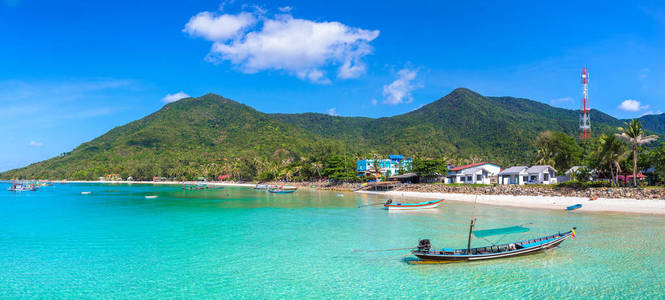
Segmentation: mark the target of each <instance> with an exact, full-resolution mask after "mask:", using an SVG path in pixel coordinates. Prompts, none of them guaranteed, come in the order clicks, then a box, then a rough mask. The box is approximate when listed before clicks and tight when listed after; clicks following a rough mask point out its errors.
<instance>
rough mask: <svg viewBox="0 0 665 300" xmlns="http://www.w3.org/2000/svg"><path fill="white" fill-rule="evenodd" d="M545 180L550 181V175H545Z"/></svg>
mask: <svg viewBox="0 0 665 300" xmlns="http://www.w3.org/2000/svg"><path fill="white" fill-rule="evenodd" d="M544 179H545V181H548V180H550V174H547V173H545V177H544Z"/></svg>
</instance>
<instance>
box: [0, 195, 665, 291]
mask: <svg viewBox="0 0 665 300" xmlns="http://www.w3.org/2000/svg"><path fill="white" fill-rule="evenodd" d="M0 188H1V190H0V297H7V298H16V297H39V298H54V297H57V298H72V297H76V298H99V297H103V298H109V297H113V298H164V297H169V298H173V297H175V298H198V297H206V298H248V299H256V298H264V299H265V298H295V297H302V298H327V299H330V298H359V297H365V298H418V299H421V298H442V297H444V296H448V297H453V298H561V297H563V298H598V297H601V296H603V297H607V298H649V299H653V298H663V297H664V296H663V293H665V264H664V262H665V217H658V216H646V215H629V214H589V213H578V212H564V211H543V210H530V209H516V208H504V207H494V206H481V205H479V206H477V207H476V209H475V214H476V216H477V217H478V220H479V221H478V222H479V223H478V228H479V229H484V228H489V227H494V226H507V225H516V224H524V223H529V222H533V223H534V224H533V225H529V226H528V227H531V228H532V230H531V232H529V233H522V234H518V235H515V236H513V238H515V239H525V238H528V237H537V236H539V235H545V234H551V233H554V232H557V231H567V230H569V229H570V228H571V227H572V226H577V227H578V230H577V239H575V240H567V241H565V242H564V243H563V244H562V245H561V246H560V247H559V248H557V249H555V250H553V251H549V252H546V253H543V254H537V255H531V256H525V257H517V258H510V259H503V260H494V261H485V262H472V263H454V264H444V265H408V264H406V263H404V261H403V257H404V254H406V251H395V252H374V253H362V252H353V251H352V250H354V249H386V248H398V247H409V246H414V245H415V244H416V243H417V241H418V239H419V238H430V239H431V240H432V243H433V244H434V245H435V246H436V247H459V248H463V247H465V246H466V234H467V232H466V230H467V228H468V227H467V226H468V222H469V217H470V215H471V214H472V210H473V205H469V204H466V203H455V202H446V203H445V204H443V205H442V206H441V207H440V208H439V209H435V210H431V211H429V212H407V213H405V212H400V213H393V212H387V211H384V210H381V209H379V208H378V207H367V208H360V209H359V208H356V207H357V205H358V204H359V203H373V202H377V201H380V200H383V199H382V198H379V197H378V196H370V195H360V194H354V193H345V197H338V196H336V193H331V192H316V191H309V190H299V191H298V192H296V193H295V194H281V195H273V194H267V193H265V192H259V191H253V190H250V189H247V188H240V187H233V188H226V189H224V190H217V191H183V190H181V189H179V188H178V187H176V186H172V187H169V186H151V185H93V184H67V185H56V186H54V187H44V188H41V189H40V190H39V191H37V192H23V193H16V194H15V193H11V192H6V191H5V190H6V185H5V184H1V183H0ZM82 191H90V192H91V194H89V195H81V192H82ZM145 195H158V196H159V197H158V198H156V199H145V197H144V196H145ZM502 241H503V242H508V241H509V240H508V239H503V240H502ZM483 244H485V243H484V242H483V241H482V240H474V243H473V245H478V246H481V245H483Z"/></svg>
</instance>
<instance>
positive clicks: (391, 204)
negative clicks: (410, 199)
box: [383, 199, 443, 210]
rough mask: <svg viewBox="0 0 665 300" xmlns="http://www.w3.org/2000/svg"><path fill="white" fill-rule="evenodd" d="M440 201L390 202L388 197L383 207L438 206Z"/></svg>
mask: <svg viewBox="0 0 665 300" xmlns="http://www.w3.org/2000/svg"><path fill="white" fill-rule="evenodd" d="M441 202H443V199H439V200H433V201H425V202H418V203H392V200H390V199H388V201H386V203H385V204H383V208H384V209H387V210H412V209H428V208H435V207H437V206H439V204H441Z"/></svg>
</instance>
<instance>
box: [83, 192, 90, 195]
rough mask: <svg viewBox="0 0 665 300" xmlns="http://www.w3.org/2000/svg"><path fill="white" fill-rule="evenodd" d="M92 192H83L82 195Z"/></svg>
mask: <svg viewBox="0 0 665 300" xmlns="http://www.w3.org/2000/svg"><path fill="white" fill-rule="evenodd" d="M89 194H90V192H81V195H89Z"/></svg>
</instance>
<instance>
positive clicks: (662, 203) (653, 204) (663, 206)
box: [361, 191, 665, 215]
mask: <svg viewBox="0 0 665 300" xmlns="http://www.w3.org/2000/svg"><path fill="white" fill-rule="evenodd" d="M361 193H369V194H380V195H388V196H393V197H405V198H428V199H432V198H435V199H444V200H449V201H463V202H471V203H473V202H474V201H475V199H476V195H472V194H446V193H422V192H401V191H391V192H369V191H361ZM478 203H480V204H489V205H499V206H515V207H526V208H539V209H554V210H564V209H566V207H568V206H571V205H575V204H582V208H580V209H577V210H576V211H579V212H622V213H641V214H656V215H665V200H662V199H656V200H637V199H606V198H598V200H595V201H591V200H589V198H581V197H552V196H513V195H478Z"/></svg>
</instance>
